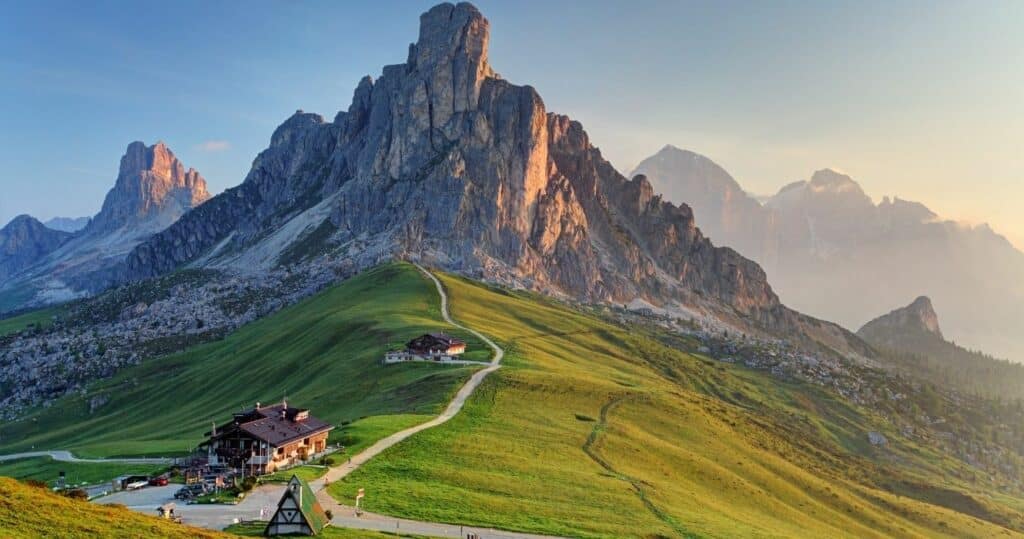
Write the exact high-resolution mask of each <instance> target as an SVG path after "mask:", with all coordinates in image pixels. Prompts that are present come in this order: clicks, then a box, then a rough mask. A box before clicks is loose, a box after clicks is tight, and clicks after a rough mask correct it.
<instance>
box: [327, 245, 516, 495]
mask: <svg viewBox="0 0 1024 539" xmlns="http://www.w3.org/2000/svg"><path fill="white" fill-rule="evenodd" d="M415 266H416V267H417V268H418V269H419V270H420V271H421V272H423V274H424V275H426V276H427V277H428V278H430V280H431V281H433V282H434V286H435V287H436V288H437V293H438V295H440V296H441V317H442V318H444V321H445V322H447V323H449V324H451V325H453V326H455V327H457V328H459V329H463V330H465V331H468V332H470V333H472V334H473V335H475V336H476V337H477V338H478V339H480V340H482V341H483V342H485V343H486V344H487V346H489V347H491V349H492V350H494V357H492V358H491V362H490V364H488V366H487V367H485V368H483V369H480V370H479V371H476V372H475V373H473V376H471V377H470V378H469V380H467V381H466V383H465V384H464V385H463V386H462V387H461V388H460V389H459V392H458V393H456V394H455V397H454V398H453V399H452V400H451V402H449V403H448V407H447V408H445V409H444V411H443V412H441V414H440V415H438V416H437V417H435V418H434V419H431V420H430V421H427V422H426V423H420V424H419V425H416V426H414V427H409V428H407V429H405V430H401V431H398V432H396V433H394V434H392V435H391V436H388V437H386V438H382V439H380V440H378V441H377V443H375V444H373V445H371V446H370V447H367V448H366V449H364V450H363V451H362V452H361V453H359V454H358V455H355V456H353V457H352V458H351V459H350V460H349V461H348V462H346V463H345V464H342V465H341V466H337V467H334V468H331V469H330V471H328V472H327V474H325V475H324V476H323V477H322V478H320V479H318V480H316V481H314V482H312V483H310V487H311V488H312V489H313V491H314V492H319V491H320V490H321V489H323V487H324V484H325V482H334V481H337V480H338V479H341V478H342V477H345V476H346V475H348V474H350V473H352V471H353V470H355V469H357V468H359V467H360V466H362V465H363V463H365V462H366V461H368V460H370V459H372V458H373V457H375V456H377V455H378V454H380V453H381V452H382V451H384V450H385V449H387V448H389V447H391V446H393V445H395V444H397V443H398V442H401V441H402V440H404V439H406V438H408V437H410V436H412V435H413V434H416V433H417V432H420V431H424V430H426V429H429V428H431V427H436V426H438V425H440V424H442V423H445V422H447V421H448V420H449V419H451V418H453V417H455V416H456V414H458V413H459V411H461V410H462V407H463V406H464V405H465V404H466V400H467V399H469V397H470V396H471V395H472V394H473V392H474V391H476V388H477V387H479V386H480V383H481V382H483V381H484V378H486V377H487V375H488V374H491V373H492V372H494V371H496V370H498V369H499V368H501V359H502V358H503V357H505V350H503V349H502V348H501V347H500V346H498V345H497V344H495V343H494V341H492V340H491V339H489V338H487V336H486V335H484V334H482V333H480V332H479V331H476V330H475V329H472V328H468V327H466V326H464V325H462V324H460V323H458V322H456V321H455V320H452V317H451V314H450V313H449V312H448V294H447V293H446V292H445V291H444V286H442V285H441V281H439V280H438V279H437V277H435V276H434V274H433V273H430V271H428V270H427V269H426V268H424V267H423V266H421V265H419V264H415ZM318 497H319V496H318Z"/></svg>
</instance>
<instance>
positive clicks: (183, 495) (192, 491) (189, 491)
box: [174, 483, 206, 500]
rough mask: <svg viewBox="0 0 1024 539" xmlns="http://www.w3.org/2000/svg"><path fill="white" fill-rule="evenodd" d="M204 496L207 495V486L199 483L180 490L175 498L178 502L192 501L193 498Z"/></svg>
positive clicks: (175, 494)
mask: <svg viewBox="0 0 1024 539" xmlns="http://www.w3.org/2000/svg"><path fill="white" fill-rule="evenodd" d="M203 494H206V486H204V485H203V484H202V483H197V484H194V485H185V486H183V487H181V488H180V489H178V492H175V493H174V497H175V499H178V500H191V499H192V498H195V497H196V496H202V495H203Z"/></svg>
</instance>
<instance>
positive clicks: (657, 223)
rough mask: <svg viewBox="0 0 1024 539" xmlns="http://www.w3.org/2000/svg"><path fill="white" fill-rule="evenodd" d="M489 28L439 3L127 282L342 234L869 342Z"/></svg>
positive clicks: (749, 322) (341, 247) (260, 258)
mask: <svg viewBox="0 0 1024 539" xmlns="http://www.w3.org/2000/svg"><path fill="white" fill-rule="evenodd" d="M489 27H490V24H489V23H488V21H487V19H485V18H484V17H483V16H482V15H481V14H480V12H479V11H478V10H477V9H476V8H475V7H473V6H472V5H470V4H467V3H461V4H458V5H451V4H441V5H438V6H436V7H434V8H432V9H430V10H429V11H427V12H426V13H424V14H423V15H422V16H421V18H420V32H419V39H418V40H417V42H416V43H414V44H412V45H410V47H409V52H408V58H407V60H406V62H405V63H403V64H398V65H390V66H386V67H384V69H383V74H382V75H381V76H380V78H378V79H377V80H373V79H372V78H370V77H366V78H364V79H363V80H362V81H360V82H359V84H358V86H357V88H356V90H355V92H354V96H353V100H352V103H351V105H350V106H349V107H348V109H347V110H345V111H342V112H339V113H338V114H337V115H336V116H335V117H334V119H333V120H332V121H327V120H325V119H324V118H323V117H321V116H319V115H315V114H309V113H304V112H302V111H299V112H297V113H296V114H295V115H293V116H292V117H291V118H289V119H288V120H287V121H285V122H284V123H283V124H282V125H281V126H280V127H279V128H278V129H277V130H276V131H275V132H274V134H273V136H272V137H271V142H270V147H269V148H267V149H266V150H264V151H263V152H262V153H260V155H259V156H258V157H257V158H256V160H255V161H254V163H253V167H252V169H251V171H250V172H249V174H248V176H247V177H246V179H245V181H244V182H243V183H242V184H241V185H239V186H238V187H235V188H233V189H229V190H228V191H226V192H225V193H223V194H221V195H219V196H217V197H214V198H213V199H211V200H210V201H209V202H208V203H206V204H203V205H202V206H200V207H199V208H197V209H196V210H195V211H192V212H190V213H188V214H186V215H185V216H184V217H183V218H182V219H181V220H180V221H178V222H177V223H175V224H174V225H172V226H170V227H169V228H168V229H167V230H165V231H163V232H161V233H159V234H157V235H156V236H154V237H153V238H151V239H149V240H147V241H146V242H144V243H142V244H141V245H139V246H138V247H137V248H136V249H135V250H134V251H133V252H132V253H131V254H130V255H129V256H128V259H127V263H126V264H125V267H124V273H123V276H124V278H125V279H127V280H137V279H145V278H148V277H153V276H156V275H160V274H163V273H166V272H168V271H171V270H173V269H175V268H178V267H181V266H184V265H190V266H193V267H221V268H224V267H234V268H236V269H238V270H245V269H246V268H252V267H254V266H256V267H259V266H261V265H262V266H263V267H266V266H272V265H273V264H274V263H275V261H278V260H279V258H280V254H281V252H282V250H283V249H284V248H285V247H286V246H288V245H291V244H295V243H296V242H301V241H303V239H304V238H308V237H309V236H310V235H311V234H312V233H313V231H315V230H322V229H323V227H327V228H329V229H331V230H332V231H333V232H332V234H331V235H330V237H329V238H326V239H325V240H324V241H325V242H326V243H327V244H329V245H331V246H333V248H334V249H336V251H337V252H342V253H348V254H349V256H351V257H352V258H353V259H354V260H356V261H357V263H358V264H359V265H361V266H368V265H372V264H375V263H377V262H379V261H382V260H387V259H394V258H415V259H419V260H422V261H425V262H427V263H430V264H434V265H437V266H439V267H442V268H445V269H448V270H452V271H458V272H462V273H465V274H469V275H472V276H475V277H481V278H485V279H489V280H493V281H498V282H502V283H505V284H511V285H515V286H523V287H527V288H531V289H535V290H541V291H544V292H548V293H553V294H560V295H564V296H569V297H572V298H576V299H579V300H583V301H594V302H601V301H614V302H629V301H632V300H634V299H637V298H642V299H643V300H645V301H648V302H651V303H654V304H657V305H659V306H662V307H665V308H670V309H674V310H678V311H680V312H686V313H689V314H690V315H692V316H706V317H713V318H716V319H720V320H723V321H725V323H727V324H729V325H732V326H734V327H738V328H742V329H743V330H744V331H751V332H782V333H793V334H798V335H813V339H815V340H818V341H826V342H827V343H828V344H827V346H829V347H833V348H836V349H842V350H851V349H853V348H857V347H858V346H860V345H859V343H858V341H857V339H856V338H855V337H853V336H852V335H851V334H849V333H847V332H844V331H843V330H842V329H841V328H836V327H833V326H831V325H829V324H827V323H824V322H820V321H816V320H810V319H807V318H805V317H802V316H801V315H799V314H798V313H796V312H794V311H792V310H789V309H787V308H786V307H784V306H783V305H782V304H781V303H780V302H779V299H778V297H777V296H776V294H775V293H774V292H773V291H772V289H771V287H770V286H769V284H768V282H767V279H766V276H765V273H764V272H763V271H762V270H761V268H760V267H758V266H757V264H755V263H753V262H751V261H750V260H748V259H745V258H743V257H742V256H740V255H738V254H737V253H736V252H735V251H733V250H731V249H728V248H721V247H716V246H714V245H712V243H711V242H710V241H709V240H708V239H707V238H705V237H704V235H703V234H702V233H701V232H700V230H699V229H698V228H697V226H696V223H695V221H694V216H693V213H692V211H691V210H690V208H689V207H688V206H686V205H683V204H680V205H676V204H671V203H668V202H666V201H665V200H663V199H662V197H661V196H659V195H657V194H656V193H655V192H654V189H653V187H652V186H651V184H650V182H649V181H647V179H646V178H645V177H643V176H636V177H634V178H632V179H627V178H625V177H623V176H622V175H621V174H619V173H618V172H617V171H616V170H615V169H614V168H613V167H612V166H611V165H610V164H609V163H608V162H607V161H606V160H605V159H604V158H603V157H602V156H601V152H600V150H598V149H597V148H596V147H595V146H593V145H592V144H591V142H590V140H589V137H588V135H587V133H586V132H585V131H584V130H583V127H582V125H580V124H579V123H578V122H575V121H573V120H571V119H570V118H568V117H566V116H562V115H558V114H554V113H549V112H547V110H546V108H545V106H544V103H543V101H542V100H541V98H540V96H539V95H538V94H537V92H536V91H535V90H534V89H533V88H532V87H530V86H517V85H514V84H512V83H510V82H508V81H506V80H504V79H502V78H501V77H500V76H498V75H497V74H496V73H495V72H494V70H493V69H492V68H491V66H490V64H489V62H488V59H487V46H488V40H489ZM865 349H866V347H862V348H861V350H865Z"/></svg>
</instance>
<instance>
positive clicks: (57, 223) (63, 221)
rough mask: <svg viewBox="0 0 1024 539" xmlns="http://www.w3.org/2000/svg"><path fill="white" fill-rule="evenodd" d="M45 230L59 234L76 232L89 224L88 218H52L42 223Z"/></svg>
mask: <svg viewBox="0 0 1024 539" xmlns="http://www.w3.org/2000/svg"><path fill="white" fill-rule="evenodd" d="M43 224H44V225H46V228H49V229H51V230H59V231H61V232H72V233H74V232H78V231H79V230H82V229H83V228H85V225H87V224H89V217H54V218H53V219H49V220H47V221H46V222H44V223H43Z"/></svg>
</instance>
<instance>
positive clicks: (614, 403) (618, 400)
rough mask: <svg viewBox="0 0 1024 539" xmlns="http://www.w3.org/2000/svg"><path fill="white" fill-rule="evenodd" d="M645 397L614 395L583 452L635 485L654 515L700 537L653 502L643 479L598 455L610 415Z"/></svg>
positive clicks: (602, 410)
mask: <svg viewBox="0 0 1024 539" xmlns="http://www.w3.org/2000/svg"><path fill="white" fill-rule="evenodd" d="M645 398H646V397H645V396H644V395H641V394H636V393H627V394H624V395H618V396H615V397H612V399H611V400H609V401H608V402H607V403H605V404H604V406H602V407H601V414H600V416H599V418H598V420H597V423H596V424H594V428H593V430H591V431H590V435H589V436H587V441H586V442H584V443H583V452H584V453H586V454H587V456H588V457H590V458H591V460H593V461H594V462H596V463H597V464H599V465H600V466H601V467H602V468H604V469H605V470H608V473H610V474H612V475H614V476H615V477H617V478H618V479H621V480H623V481H625V482H627V483H629V484H630V485H631V486H632V487H633V490H634V491H636V495H637V496H638V497H639V498H640V501H641V502H643V504H644V507H646V508H647V510H648V511H650V512H651V513H652V514H654V516H656V517H658V519H659V520H661V521H662V522H664V523H665V524H668V525H669V526H671V527H672V529H674V530H675V531H676V532H678V533H679V534H680V536H681V537H693V538H696V537H698V536H697V535H694V534H693V533H690V532H688V531H687V530H686V528H684V527H683V526H682V525H681V524H679V522H677V521H676V520H675V519H674V518H672V517H670V516H669V515H667V514H666V513H665V512H664V511H662V510H661V509H659V508H658V506H656V505H654V502H652V501H651V500H650V499H649V498H648V497H647V494H646V493H645V492H644V488H643V482H642V481H641V480H639V479H636V478H634V477H630V476H628V475H626V474H624V473H622V472H620V471H618V470H616V469H615V468H614V467H613V466H612V465H611V464H610V463H609V462H608V461H606V460H605V459H604V458H602V457H601V455H598V454H597V451H596V450H595V449H594V444H596V443H597V439H598V437H600V436H601V433H603V432H604V431H605V429H606V428H607V427H608V415H609V414H611V413H612V412H613V411H615V409H616V408H618V406H619V405H620V404H622V403H623V402H626V401H630V400H638V401H639V400H644V399H645Z"/></svg>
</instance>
